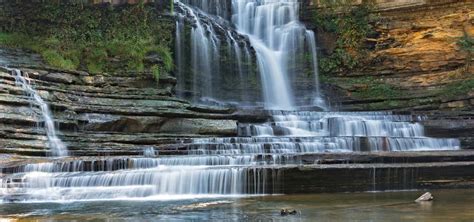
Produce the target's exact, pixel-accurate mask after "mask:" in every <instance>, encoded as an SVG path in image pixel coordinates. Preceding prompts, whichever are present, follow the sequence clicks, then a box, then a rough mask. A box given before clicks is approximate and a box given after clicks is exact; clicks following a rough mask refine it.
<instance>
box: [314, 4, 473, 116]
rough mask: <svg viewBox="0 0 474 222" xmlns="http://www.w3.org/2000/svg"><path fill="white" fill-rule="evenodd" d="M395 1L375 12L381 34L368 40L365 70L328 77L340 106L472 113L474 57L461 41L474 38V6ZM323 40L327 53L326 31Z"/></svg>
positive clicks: (345, 107) (355, 108) (322, 34)
mask: <svg viewBox="0 0 474 222" xmlns="http://www.w3.org/2000/svg"><path fill="white" fill-rule="evenodd" d="M392 2H393V1H392ZM400 2H402V1H400ZM394 3H396V1H395V2H394ZM394 3H392V7H389V8H379V9H378V10H375V11H374V12H373V14H375V16H376V17H377V19H376V21H374V24H373V25H374V27H375V31H376V34H374V35H372V36H370V37H369V38H367V39H366V47H367V50H368V55H367V58H366V61H365V63H364V64H363V65H362V67H360V68H359V69H357V70H351V71H348V72H344V73H340V74H339V75H337V76H329V77H326V78H325V79H324V80H325V83H326V86H327V87H328V88H330V89H331V90H335V91H336V92H338V93H340V94H339V95H341V97H340V99H339V104H337V105H339V106H340V108H341V109H345V110H386V109H392V110H393V109H396V110H458V111H459V110H465V111H470V110H472V109H473V108H474V91H473V88H474V84H473V82H474V80H473V79H474V70H473V66H472V65H471V64H472V62H473V61H472V59H473V58H472V56H471V57H469V55H468V51H469V50H466V49H462V47H460V45H459V41H460V39H462V38H470V39H472V38H473V36H474V26H473V24H474V13H473V11H472V9H473V7H474V4H473V3H472V2H467V1H439V2H435V1H433V2H431V1H430V2H425V1H423V2H422V3H423V4H415V5H404V4H400V5H398V6H397V7H395V6H393V4H394ZM402 3H403V2H402ZM311 13H313V12H311ZM310 25H311V24H310ZM318 37H319V40H320V46H321V47H322V48H323V53H322V54H324V50H326V48H327V47H330V45H331V41H327V39H328V38H327V34H326V33H322V32H319V33H318ZM331 90H329V91H331ZM333 100H334V99H333Z"/></svg>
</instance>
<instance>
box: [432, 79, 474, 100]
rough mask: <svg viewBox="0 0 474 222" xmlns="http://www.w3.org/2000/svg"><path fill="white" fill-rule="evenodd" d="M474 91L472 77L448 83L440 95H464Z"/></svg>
mask: <svg viewBox="0 0 474 222" xmlns="http://www.w3.org/2000/svg"><path fill="white" fill-rule="evenodd" d="M471 91H474V79H467V80H462V81H456V82H453V83H450V84H448V85H446V86H445V87H444V89H442V90H441V93H440V94H441V95H442V96H444V97H454V96H461V95H466V94H467V93H469V92H471Z"/></svg>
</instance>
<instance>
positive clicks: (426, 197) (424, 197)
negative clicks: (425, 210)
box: [415, 192, 434, 202]
mask: <svg viewBox="0 0 474 222" xmlns="http://www.w3.org/2000/svg"><path fill="white" fill-rule="evenodd" d="M433 199H434V197H433V195H432V194H431V193H430V192H426V193H424V194H423V195H421V196H420V197H418V199H416V200H415V202H424V201H432V200H433Z"/></svg>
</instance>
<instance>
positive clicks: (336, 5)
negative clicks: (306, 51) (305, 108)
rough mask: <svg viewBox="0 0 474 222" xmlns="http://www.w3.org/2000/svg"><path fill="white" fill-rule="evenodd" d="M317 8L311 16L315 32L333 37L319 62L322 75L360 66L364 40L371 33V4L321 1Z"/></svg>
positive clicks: (362, 57)
mask: <svg viewBox="0 0 474 222" xmlns="http://www.w3.org/2000/svg"><path fill="white" fill-rule="evenodd" d="M320 6H321V9H320V10H317V12H316V13H315V14H314V17H313V21H314V23H315V24H316V26H317V29H318V32H320V33H325V34H326V35H331V36H334V37H335V38H334V39H335V40H334V42H333V45H334V46H333V47H332V49H331V50H330V52H328V54H326V55H323V57H322V58H321V59H320V63H319V68H320V70H321V72H322V74H323V75H324V74H334V73H339V72H344V71H351V70H353V69H355V68H358V66H360V65H361V63H362V61H363V60H364V58H365V57H366V54H367V52H366V47H365V40H366V38H367V36H369V35H371V34H373V33H374V32H375V31H374V27H373V26H372V24H371V21H373V20H374V19H375V17H374V15H373V14H372V13H371V11H372V8H373V3H372V2H371V1H363V3H362V4H359V5H356V4H355V1H354V0H336V1H332V0H322V1H321V3H320Z"/></svg>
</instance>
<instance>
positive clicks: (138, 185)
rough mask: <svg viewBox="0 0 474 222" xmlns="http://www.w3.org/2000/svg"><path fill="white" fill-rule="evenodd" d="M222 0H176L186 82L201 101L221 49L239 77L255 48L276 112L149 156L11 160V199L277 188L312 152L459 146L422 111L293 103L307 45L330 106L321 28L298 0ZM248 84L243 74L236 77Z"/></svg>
mask: <svg viewBox="0 0 474 222" xmlns="http://www.w3.org/2000/svg"><path fill="white" fill-rule="evenodd" d="M222 2H225V1H216V0H212V1H206V0H199V1H185V0H183V1H182V2H180V1H177V2H176V6H177V12H178V13H177V22H176V27H177V29H176V43H177V44H176V55H177V59H176V65H177V66H178V67H177V75H178V89H177V90H178V91H180V92H184V91H186V90H190V89H194V90H193V91H196V92H199V93H200V95H195V96H194V99H195V101H196V100H199V99H202V98H203V97H211V98H213V97H215V96H216V94H217V93H216V92H215V90H214V88H213V87H214V86H215V85H216V84H217V83H219V81H220V79H219V77H216V75H217V76H218V74H219V72H220V70H222V69H221V68H223V66H220V65H219V60H220V59H221V58H222V57H223V54H221V53H222V52H221V51H227V54H229V55H233V56H232V58H235V63H234V66H232V68H233V69H236V72H235V74H236V75H237V76H238V77H239V78H245V76H247V75H248V73H247V72H248V71H247V70H248V69H247V67H246V66H245V65H243V64H244V63H250V60H252V55H251V54H252V53H256V57H257V60H258V66H259V70H260V76H261V79H262V84H263V91H264V95H265V107H266V108H268V109H279V110H280V111H275V110H274V111H268V112H269V116H270V119H269V120H268V121H267V122H265V123H259V124H254V123H239V125H238V128H237V130H238V135H237V136H236V137H227V138H194V139H191V141H189V142H186V144H181V145H183V146H185V148H186V149H185V150H184V151H183V154H182V155H169V156H166V155H160V152H159V151H160V150H159V149H155V148H153V147H147V148H145V149H144V150H143V152H142V154H143V156H136V157H81V158H78V159H70V158H64V159H55V160H49V162H39V163H33V164H26V165H23V166H20V167H14V168H3V169H1V172H0V173H1V174H4V176H2V177H0V194H2V196H3V201H6V202H8V201H88V200H117V199H125V200H129V199H144V200H151V199H161V200H168V199H180V198H210V197H222V196H238V195H249V194H271V193H276V192H278V190H279V186H280V184H279V177H280V171H279V169H280V168H281V167H284V166H297V165H301V164H303V162H302V158H303V156H304V155H307V154H318V153H327V152H334V153H335V152H361V151H366V152H376V151H419V150H455V149H459V147H460V142H459V140H457V139H444V138H429V137H426V136H425V133H424V128H423V126H422V125H421V124H419V123H417V122H419V121H421V120H423V117H419V116H412V115H394V114H393V113H391V112H315V111H295V110H293V109H294V108H295V101H294V98H293V96H294V95H293V93H292V87H291V86H290V84H288V82H290V81H289V79H291V78H292V75H293V74H294V73H295V72H296V71H297V70H298V69H300V66H304V65H303V64H301V63H300V62H299V59H300V58H301V53H305V52H307V53H310V54H311V57H310V58H311V61H310V63H311V64H310V65H311V67H312V70H313V72H314V74H315V76H316V77H315V78H316V79H315V81H316V83H315V84H316V91H315V92H314V93H315V94H314V98H315V100H314V102H313V103H314V104H313V105H317V106H320V107H325V105H324V101H323V100H322V99H321V96H320V92H319V88H318V87H317V84H318V80H317V55H316V45H315V38H314V33H312V32H311V31H309V30H306V29H305V27H304V26H303V25H302V24H301V23H300V22H299V21H298V3H297V1H296V0H232V9H231V11H232V13H231V14H232V15H231V14H226V13H228V12H230V9H229V8H227V7H225V6H223V5H218V4H221V3H222ZM213 4H214V5H213ZM211 14H212V15H211ZM213 16H214V17H213ZM216 16H217V17H216ZM231 17H232V18H231ZM219 18H224V20H225V19H228V20H229V23H230V21H231V22H232V23H233V24H234V26H235V27H236V29H237V31H235V30H233V29H232V26H231V25H229V24H227V25H223V24H224V23H225V22H221V21H219ZM189 20H190V21H191V22H192V28H191V30H190V32H189V33H188V34H189V36H190V42H186V41H185V38H186V36H187V33H186V28H185V22H186V21H189ZM242 36H247V38H248V40H249V41H248V42H247V43H249V44H250V45H251V46H252V47H253V50H255V51H251V50H249V47H248V45H247V43H245V41H244V43H242V41H241V40H242V39H243V38H244V37H242ZM185 43H189V44H188V45H186V44H185ZM225 44H227V45H225ZM224 45H225V47H223V46H224ZM221 47H223V48H224V50H220V49H221ZM186 48H189V49H190V50H191V53H190V54H189V56H190V57H189V58H190V59H189V60H190V62H188V61H186V60H184V59H183V58H184V57H183V56H185V55H186V54H188V53H187V52H188V51H187V50H186ZM308 49H309V50H308ZM186 66H189V67H191V69H192V76H193V78H192V79H193V82H192V85H193V86H191V87H190V86H189V83H186V82H185V79H186V73H185V72H184V70H185V67H186ZM15 73H16V76H17V79H18V80H17V81H18V82H19V84H20V85H22V87H23V88H24V90H25V91H26V92H27V93H28V94H29V95H30V96H31V97H32V98H33V99H34V100H35V101H36V102H35V104H38V105H39V106H40V108H41V110H42V112H43V116H44V119H45V122H47V123H45V125H46V128H47V131H48V138H50V141H53V142H54V141H56V142H58V144H59V145H58V144H56V145H57V146H58V147H56V148H53V150H56V151H59V150H63V149H62V148H65V147H62V146H60V145H61V144H62V143H60V140H59V139H57V137H56V134H55V131H54V124H53V121H52V118H51V115H50V113H49V110H48V109H47V105H46V104H45V103H44V101H43V100H42V99H41V97H39V96H38V94H37V93H36V91H34V90H33V89H32V88H31V86H30V84H28V82H27V81H26V78H25V77H24V76H22V74H21V72H19V71H17V72H15ZM216 79H217V80H216ZM241 82H243V81H241ZM239 84H242V83H234V85H235V86H236V87H237V85H239ZM243 85H244V84H242V85H241V87H243ZM242 97H245V96H242ZM281 110H284V111H281ZM50 133H51V134H50ZM53 145H54V144H53ZM64 150H65V149H64ZM64 155H65V154H64Z"/></svg>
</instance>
